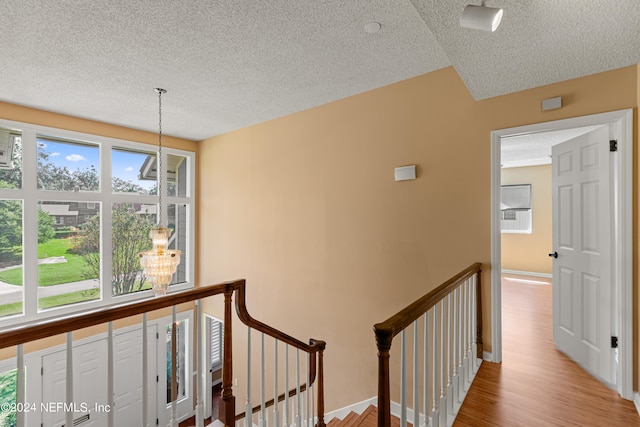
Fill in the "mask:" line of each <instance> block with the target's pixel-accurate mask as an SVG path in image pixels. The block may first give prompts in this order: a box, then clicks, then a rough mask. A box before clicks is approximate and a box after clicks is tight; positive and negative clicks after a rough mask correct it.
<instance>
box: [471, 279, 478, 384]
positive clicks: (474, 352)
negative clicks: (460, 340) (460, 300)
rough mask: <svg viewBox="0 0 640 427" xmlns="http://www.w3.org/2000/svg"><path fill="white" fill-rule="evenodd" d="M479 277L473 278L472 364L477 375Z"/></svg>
mask: <svg viewBox="0 0 640 427" xmlns="http://www.w3.org/2000/svg"><path fill="white" fill-rule="evenodd" d="M476 278H477V275H474V276H473V280H472V282H471V342H472V343H473V344H472V345H471V362H472V371H473V372H474V373H475V372H476V371H477V369H478V357H477V356H476V355H477V354H478V343H477V342H476V328H477V327H478V326H477V325H478V324H477V321H476V319H477V315H478V305H477V301H478V290H477V283H478V282H477V281H476Z"/></svg>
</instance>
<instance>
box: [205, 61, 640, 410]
mask: <svg viewBox="0 0 640 427" xmlns="http://www.w3.org/2000/svg"><path fill="white" fill-rule="evenodd" d="M637 80H638V71H637V67H635V66H634V67H628V68H625V69H620V70H616V71H611V72H608V73H603V74H598V75H595V76H590V77H586V78H581V79H576V80H571V81H568V82H564V83H559V84H555V85H550V86H545V87H541V88H537V89H532V90H528V91H523V92H519V93H515V94H511V95H506V96H502V97H497V98H493V99H489V100H485V101H481V102H476V101H474V100H473V99H472V98H471V96H470V95H469V93H468V91H467V89H466V88H465V86H464V84H463V83H462V82H461V80H460V78H459V77H458V75H457V74H456V72H455V70H454V69H453V68H446V69H443V70H439V71H436V72H433V73H430V74H427V75H424V76H420V77H416V78H413V79H410V80H406V81H403V82H399V83H397V84H394V85H390V86H387V87H383V88H380V89H376V90H373V91H370V92H366V93H363V94H360V95H357V96H353V97H350V98H347V99H343V100H340V101H336V102H333V103H331V104H327V105H324V106H320V107H317V108H314V109H311V110H308V111H304V112H301V113H297V114H294V115H290V116H287V117H282V118H280V119H277V120H272V121H269V122H266V123H262V124H259V125H255V126H251V127H248V128H245V129H241V130H238V131H235V132H232V133H229V134H226V135H222V136H219V137H216V138H211V139H209V140H207V141H204V142H202V143H201V145H200V151H199V153H200V154H199V156H200V157H199V162H200V164H201V165H202V166H204V165H206V167H201V168H200V180H199V182H200V183H201V185H200V186H199V203H200V209H199V215H200V228H199V235H200V237H201V239H200V242H201V244H200V246H199V258H200V268H199V277H200V283H216V282H220V281H223V280H230V279H235V278H239V277H244V278H246V279H247V284H248V291H247V298H248V306H249V310H250V311H251V312H252V313H253V314H254V316H255V317H257V318H258V319H260V320H263V321H266V322H268V323H270V324H273V325H274V326H276V327H278V328H281V329H283V330H284V331H286V332H288V333H290V334H292V335H294V336H296V337H298V338H301V339H307V338H309V337H314V338H319V339H324V340H326V341H327V350H326V358H325V361H326V370H325V372H326V382H327V384H326V398H327V410H329V411H330V410H333V409H337V408H339V407H343V406H345V405H347V404H351V403H354V402H359V401H361V400H363V399H366V398H369V397H372V396H374V395H375V394H376V349H375V345H374V337H373V332H372V325H373V324H374V323H376V322H378V321H381V320H383V319H385V318H386V317H387V316H389V315H390V314H392V313H394V312H395V311H397V310H398V309H400V308H401V307H403V306H404V305H406V304H408V303H409V302H411V301H412V300H413V299H415V298H417V297H418V296H420V295H423V294H424V293H426V292H427V291H429V290H430V289H432V288H433V287H435V286H436V285H438V284H439V283H441V282H442V281H444V280H445V279H447V278H448V277H450V276H451V275H453V274H454V273H456V272H457V271H459V270H461V269H463V268H464V267H466V266H468V265H469V264H471V263H472V262H474V261H480V262H482V263H483V264H484V266H485V271H484V276H483V293H484V307H483V314H484V316H485V319H489V313H490V280H489V275H488V274H489V271H490V238H491V230H490V190H491V185H490V175H491V167H490V164H491V159H490V132H491V131H492V130H495V129H502V128H508V127H514V126H519V125H525V124H531V123H538V122H545V121H551V120H557V119H562V118H568V117H576V116H581V115H587V114H594V113H599V112H604V111H611V110H618V109H624V108H634V107H637V104H638V96H637V94H638V91H637ZM555 96H562V97H563V99H564V105H565V106H564V107H563V108H562V109H560V110H555V111H550V112H545V113H543V112H541V108H540V103H541V101H542V100H543V99H546V98H550V97H555ZM636 141H637V137H636ZM407 164H416V165H418V179H416V180H415V181H408V182H397V183H396V182H394V181H393V169H394V167H396V166H401V165H407ZM546 250H548V249H546V248H545V251H546ZM636 287H637V284H636ZM218 309H219V308H218V307H214V306H210V307H209V310H212V311H215V310H218ZM484 324H485V330H484V339H485V343H489V342H490V339H491V331H490V322H489V321H486V322H485V323H484ZM636 324H637V322H636ZM396 345H397V344H396ZM486 350H488V351H491V348H490V346H487V348H486ZM234 351H236V350H234ZM236 354H237V353H236ZM241 371H242V368H241V367H240V368H238V369H237V370H236V372H238V375H239V376H241ZM635 375H636V376H637V373H636V374H635Z"/></svg>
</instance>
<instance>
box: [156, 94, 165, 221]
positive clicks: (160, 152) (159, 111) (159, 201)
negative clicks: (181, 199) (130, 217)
mask: <svg viewBox="0 0 640 427" xmlns="http://www.w3.org/2000/svg"><path fill="white" fill-rule="evenodd" d="M156 91H157V92H158V170H157V178H158V225H160V226H162V175H163V173H162V171H163V169H162V94H163V93H165V92H166V90H164V89H161V88H157V89H156Z"/></svg>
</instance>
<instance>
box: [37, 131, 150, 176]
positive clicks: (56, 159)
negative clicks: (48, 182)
mask: <svg viewBox="0 0 640 427" xmlns="http://www.w3.org/2000/svg"><path fill="white" fill-rule="evenodd" d="M38 150H42V151H44V152H46V153H49V159H48V160H49V162H51V163H53V164H55V165H56V166H60V167H67V168H69V169H70V170H72V171H73V170H77V169H80V170H82V169H89V168H91V166H93V167H94V168H95V169H96V171H98V173H100V148H99V146H97V145H88V144H74V143H66V142H59V141H51V140H46V139H38ZM111 152H112V158H111V164H112V174H113V176H116V177H118V178H120V179H123V180H125V181H131V182H134V183H136V184H138V185H140V186H142V187H144V188H151V187H153V186H154V185H155V182H154V181H140V180H138V172H139V171H140V167H141V166H142V163H143V162H144V160H145V159H146V157H147V155H146V154H143V153H136V152H131V151H122V150H112V151H111Z"/></svg>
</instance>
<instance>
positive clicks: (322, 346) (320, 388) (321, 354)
mask: <svg viewBox="0 0 640 427" xmlns="http://www.w3.org/2000/svg"><path fill="white" fill-rule="evenodd" d="M310 344H311V345H318V346H319V347H320V348H319V350H318V353H317V358H318V423H317V424H316V427H325V426H326V424H325V423H324V362H323V357H324V349H325V348H326V345H327V344H326V343H325V342H324V341H319V340H313V339H312V340H311V342H310Z"/></svg>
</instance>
